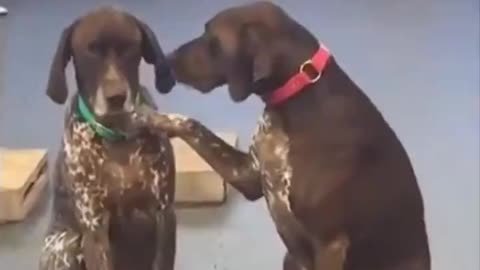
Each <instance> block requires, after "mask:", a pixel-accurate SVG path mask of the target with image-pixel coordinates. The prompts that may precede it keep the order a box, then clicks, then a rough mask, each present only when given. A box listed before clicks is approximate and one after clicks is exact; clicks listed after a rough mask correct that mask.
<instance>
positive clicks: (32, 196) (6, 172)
mask: <svg viewBox="0 0 480 270" xmlns="http://www.w3.org/2000/svg"><path fill="white" fill-rule="evenodd" d="M46 184H47V151H46V150H43V149H22V150H8V149H3V150H2V149H0V223H6V222H16V221H21V220H23V219H25V217H26V216H27V215H28V213H29V212H30V210H31V209H32V208H33V206H34V205H35V203H36V202H37V201H38V199H39V198H40V195H41V194H42V191H43V190H44V189H45V186H46Z"/></svg>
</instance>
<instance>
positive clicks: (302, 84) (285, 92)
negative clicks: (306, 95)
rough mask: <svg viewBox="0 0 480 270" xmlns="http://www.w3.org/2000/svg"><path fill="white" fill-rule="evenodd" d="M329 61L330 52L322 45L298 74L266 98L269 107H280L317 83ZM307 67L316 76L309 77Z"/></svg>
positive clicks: (301, 67)
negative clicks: (279, 105)
mask: <svg viewBox="0 0 480 270" xmlns="http://www.w3.org/2000/svg"><path fill="white" fill-rule="evenodd" d="M329 59H330V51H329V50H328V49H327V48H326V47H325V46H323V45H320V48H319V49H318V51H317V52H316V53H315V54H314V55H313V57H312V58H311V59H308V60H307V61H305V62H304V63H303V64H302V65H301V66H300V70H299V71H298V73H296V74H295V75H293V76H292V77H291V78H290V79H289V80H288V81H287V82H286V83H285V84H284V85H283V86H281V87H280V88H278V89H276V90H275V91H273V92H272V93H271V94H269V95H268V96H267V97H266V98H265V102H266V103H267V105H269V106H275V105H278V104H280V103H282V102H284V101H286V100H288V99H289V98H291V97H292V96H294V95H296V94H298V93H299V92H300V91H302V90H303V89H305V88H306V86H307V85H310V84H313V83H316V82H317V81H318V80H319V79H320V77H321V76H322V72H323V71H324V69H325V66H326V65H327V63H328V60H329ZM307 67H309V68H308V69H309V70H314V73H316V75H315V76H310V75H308V73H307V72H306V69H307Z"/></svg>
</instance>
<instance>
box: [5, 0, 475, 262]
mask: <svg viewBox="0 0 480 270" xmlns="http://www.w3.org/2000/svg"><path fill="white" fill-rule="evenodd" d="M67 2H68V3H67ZM99 2H102V3H118V4H121V5H123V6H125V7H127V8H128V9H129V10H130V11H132V12H133V13H135V14H137V15H139V16H140V17H141V18H143V19H145V21H146V22H148V23H149V24H151V25H152V26H153V28H154V29H155V31H156V32H157V34H158V36H159V38H160V40H161V43H162V45H163V47H164V49H165V50H166V51H168V50H170V49H172V48H174V47H175V46H176V45H178V44H180V43H181V42H182V41H185V40H187V39H189V38H191V37H192V36H193V35H195V34H197V33H199V32H200V31H201V30H202V28H203V23H204V22H205V21H206V20H207V19H208V18H209V17H210V16H211V15H212V14H214V13H215V12H216V11H218V10H219V9H221V8H223V7H226V6H229V5H232V4H235V3H239V2H244V1H234V0H217V1H211V0H210V1H208V0H197V1H193V0H192V1H186V0H183V1H182V0H177V1H173V0H172V1H166V0H163V1H161V0H136V1H126V0H123V1H94V0H82V1H62V0H43V1H38V0H16V1H14V0H11V1H5V0H0V5H2V4H5V5H6V6H7V7H8V8H9V9H10V14H9V15H8V16H7V17H3V18H0V146H7V147H49V148H52V149H54V148H56V147H57V143H58V141H59V136H60V134H61V125H62V117H63V108H62V107H59V106H55V105H54V104H53V103H51V102H50V101H49V100H48V99H47V98H46V96H45V95H44V88H45V81H46V78H47V70H48V64H49V63H50V57H51V55H52V53H53V49H54V48H55V46H56V42H57V40H58V38H59V33H60V31H61V30H62V28H63V27H64V26H65V25H66V24H67V23H70V22H71V21H72V20H73V18H74V17H75V16H77V15H79V14H81V13H83V12H85V11H86V10H88V9H89V8H92V7H94V6H95V5H97V4H98V3H99ZM276 2H278V3H280V4H281V5H282V6H284V7H285V8H286V9H287V10H288V11H289V12H290V13H291V14H292V15H293V16H294V17H296V18H297V19H298V20H299V21H301V22H302V23H303V24H305V25H306V26H307V27H308V28H309V29H311V31H313V32H314V33H315V34H316V35H317V36H318V38H319V39H321V40H322V41H323V42H325V43H326V44H327V46H329V47H330V49H331V50H332V51H333V53H334V54H335V56H336V58H337V59H338V60H339V62H340V63H341V65H342V66H343V67H344V68H345V70H346V71H347V72H348V73H349V74H350V75H351V76H352V78H353V79H354V80H355V81H356V82H357V83H358V84H359V85H360V86H361V87H363V88H364V90H365V92H366V93H367V94H368V95H369V96H370V97H371V98H372V99H373V101H374V102H375V103H376V104H377V105H378V107H379V108H380V109H381V110H382V112H383V113H384V115H385V116H386V118H387V119H388V120H389V121H390V123H391V125H392V126H393V127H394V129H395V130H396V131H397V133H398V135H399V137H400V138H401V140H402V141H403V143H404V145H405V147H406V148H407V150H408V152H409V154H410V156H411V158H412V161H413V164H414V166H415V170H416V173H417V175H418V178H419V181H420V185H421V188H422V191H423V194H424V198H425V202H426V211H427V220H428V230H429V235H430V239H431V245H432V253H433V259H434V261H433V263H434V268H433V269H438V270H452V269H459V270H477V269H479V267H480V266H479V258H478V254H479V225H480V224H479V167H478V166H479V121H480V119H479V98H480V95H479V77H478V76H479V46H480V44H479V2H478V0H457V1H448V0H436V1H433V0H423V1H418V0H402V1H400V0H398V1H395V0H350V1H348V0H337V1H325V0H317V1H313V0H311V1H301V0H289V1H287V0H284V1H276ZM144 73H145V75H146V76H144V78H143V80H144V83H145V84H146V85H149V86H151V85H152V79H151V78H152V76H151V70H150V68H149V67H145V72H144ZM157 101H158V102H159V104H160V105H161V106H162V109H164V110H166V111H175V112H181V113H186V114H189V115H192V116H195V117H196V118H198V119H200V120H202V121H203V122H204V123H206V124H207V125H208V126H210V127H212V128H217V129H219V130H233V131H236V132H238V133H239V134H240V135H241V139H242V144H243V146H245V145H246V144H247V143H248V140H249V137H250V134H251V132H252V129H253V127H254V124H255V120H256V116H257V114H258V113H259V111H260V110H261V104H260V102H259V101H258V100H256V99H253V98H252V99H249V100H248V101H247V102H245V103H243V104H242V105H233V104H232V102H230V101H229V99H228V96H227V94H226V91H219V92H218V93H217V94H214V95H210V96H208V97H207V96H199V95H198V94H195V93H193V92H189V91H184V89H183V88H182V87H178V88H177V90H176V91H175V92H174V94H171V95H169V96H166V97H163V96H157ZM45 209H47V208H46V207H45V204H43V205H39V207H38V208H37V210H36V211H35V213H34V215H33V216H32V217H31V218H29V219H28V220H27V221H26V222H25V223H23V224H19V225H15V226H6V227H1V228H0V262H1V266H0V268H2V269H15V270H16V269H19V270H27V269H35V266H36V260H37V254H38V251H39V245H40V241H41V236H42V233H43V231H44V230H45V226H46V222H47V220H48V218H47V214H46V210H45ZM179 227H180V231H179V251H178V257H177V262H178V264H177V265H178V269H198V270H207V269H228V270H244V269H281V267H280V261H281V257H282V254H283V247H282V245H281V243H280V241H279V239H278V238H277V236H276V234H275V232H274V228H273V226H272V224H271V222H270V220H269V217H268V213H267V211H266V209H265V205H264V202H263V201H260V202H258V203H248V202H246V201H243V200H242V198H241V197H239V196H238V195H237V194H233V195H232V196H231V197H230V200H229V203H228V204H227V205H226V206H224V207H221V208H212V209H204V210H188V211H186V210H183V211H180V225H179Z"/></svg>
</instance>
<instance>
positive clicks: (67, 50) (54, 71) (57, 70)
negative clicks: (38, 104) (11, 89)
mask: <svg viewBox="0 0 480 270" xmlns="http://www.w3.org/2000/svg"><path fill="white" fill-rule="evenodd" d="M74 27H75V23H73V24H71V25H70V26H68V27H67V28H65V29H64V30H63V32H62V35H61V37H60V41H59V42H58V45H57V50H56V51H55V55H54V57H53V60H52V63H51V65H50V75H49V78H48V85H47V95H48V96H49V97H50V99H52V100H53V101H54V102H55V103H57V104H64V103H65V101H67V97H68V88H67V80H66V76H65V68H66V66H67V64H68V62H69V61H70V58H71V57H72V48H71V36H72V32H73V29H74Z"/></svg>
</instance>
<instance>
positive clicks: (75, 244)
mask: <svg viewBox="0 0 480 270" xmlns="http://www.w3.org/2000/svg"><path fill="white" fill-rule="evenodd" d="M80 242H81V235H80V234H79V233H77V232H73V231H69V230H58V231H53V232H51V233H49V234H48V235H47V236H46V237H45V239H44V244H43V248H42V252H41V254H40V266H39V269H40V270H83V267H82V265H83V255H82V251H81V247H80Z"/></svg>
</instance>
